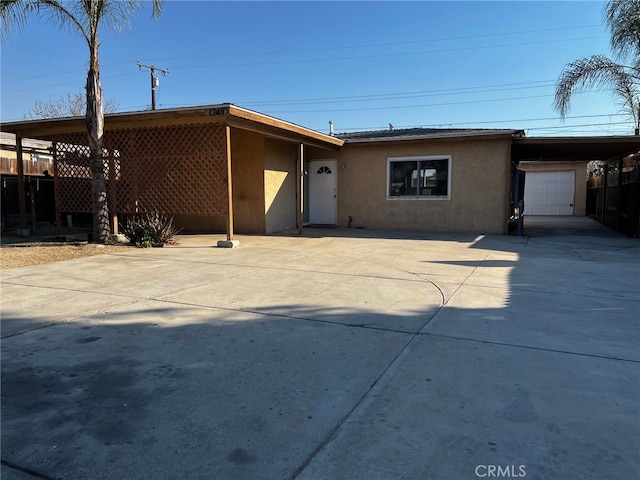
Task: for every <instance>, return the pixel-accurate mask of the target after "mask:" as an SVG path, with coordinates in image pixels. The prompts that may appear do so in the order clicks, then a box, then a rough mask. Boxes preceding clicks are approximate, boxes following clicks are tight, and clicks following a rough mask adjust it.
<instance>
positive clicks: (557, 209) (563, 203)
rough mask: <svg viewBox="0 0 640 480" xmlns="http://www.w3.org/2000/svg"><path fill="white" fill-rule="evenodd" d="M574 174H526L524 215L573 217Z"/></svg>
mask: <svg viewBox="0 0 640 480" xmlns="http://www.w3.org/2000/svg"><path fill="white" fill-rule="evenodd" d="M574 191H575V173H574V172H573V171H566V172H564V171H561V172H553V171H550V172H527V174H526V177H525V181H524V213H525V214H527V215H573V202H574V199H573V196H574Z"/></svg>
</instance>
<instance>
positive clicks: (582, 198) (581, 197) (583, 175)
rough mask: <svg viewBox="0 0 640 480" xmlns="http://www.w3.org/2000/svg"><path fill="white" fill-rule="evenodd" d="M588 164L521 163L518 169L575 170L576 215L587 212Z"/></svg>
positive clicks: (574, 199)
mask: <svg viewBox="0 0 640 480" xmlns="http://www.w3.org/2000/svg"><path fill="white" fill-rule="evenodd" d="M587 164H588V162H535V163H521V164H520V165H519V166H518V170H522V171H523V172H545V171H546V172H549V171H565V172H568V171H573V172H574V175H575V177H574V181H575V190H574V195H573V214H574V215H575V216H584V215H586V212H587ZM525 182H526V180H525Z"/></svg>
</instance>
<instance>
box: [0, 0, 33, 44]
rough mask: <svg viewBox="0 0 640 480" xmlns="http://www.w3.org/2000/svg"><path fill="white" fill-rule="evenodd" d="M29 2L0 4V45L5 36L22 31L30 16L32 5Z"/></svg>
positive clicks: (22, 0) (12, 0)
mask: <svg viewBox="0 0 640 480" xmlns="http://www.w3.org/2000/svg"><path fill="white" fill-rule="evenodd" d="M31 3H32V2H30V1H28V0H6V1H5V0H2V1H1V2H0V45H1V44H3V43H4V41H5V36H6V35H8V34H10V33H11V32H12V31H14V30H18V31H19V30H22V28H24V24H25V23H26V22H27V17H28V16H29V13H30V12H29V10H30V8H31V7H30V4H31Z"/></svg>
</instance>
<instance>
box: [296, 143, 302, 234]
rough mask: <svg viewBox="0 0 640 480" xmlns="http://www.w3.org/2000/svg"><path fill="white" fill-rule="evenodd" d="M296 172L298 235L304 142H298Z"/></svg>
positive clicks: (300, 220) (299, 229) (299, 228)
mask: <svg viewBox="0 0 640 480" xmlns="http://www.w3.org/2000/svg"><path fill="white" fill-rule="evenodd" d="M296 174H297V175H298V182H297V185H296V196H297V197H298V198H297V206H296V207H297V214H298V218H297V224H298V235H302V222H303V214H304V207H303V204H304V202H303V199H302V195H303V193H304V191H303V188H304V187H303V183H304V143H301V144H300V150H299V153H298V165H297V167H296Z"/></svg>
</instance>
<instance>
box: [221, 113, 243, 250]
mask: <svg viewBox="0 0 640 480" xmlns="http://www.w3.org/2000/svg"><path fill="white" fill-rule="evenodd" d="M224 128H225V130H226V141H227V240H226V241H223V240H220V241H219V242H218V247H221V248H235V247H238V246H239V245H240V242H238V241H237V240H234V239H233V176H232V172H231V127H229V125H225V127H224Z"/></svg>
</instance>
